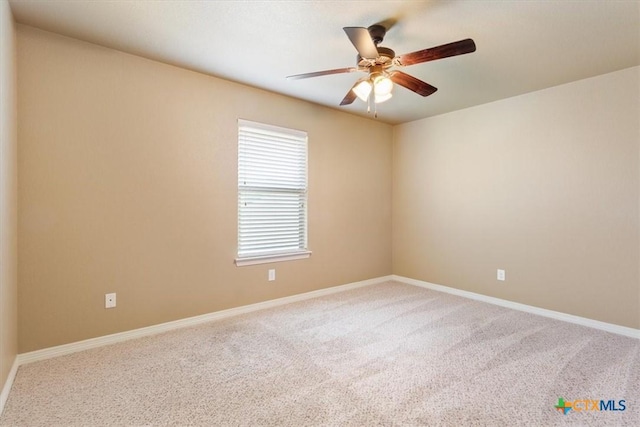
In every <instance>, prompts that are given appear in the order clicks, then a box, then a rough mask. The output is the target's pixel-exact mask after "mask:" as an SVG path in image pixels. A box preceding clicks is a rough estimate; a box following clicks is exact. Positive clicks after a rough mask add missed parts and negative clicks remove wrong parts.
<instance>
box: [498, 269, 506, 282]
mask: <svg viewBox="0 0 640 427" xmlns="http://www.w3.org/2000/svg"><path fill="white" fill-rule="evenodd" d="M498 280H500V281H502V282H504V281H505V280H506V273H505V271H504V270H500V269H498Z"/></svg>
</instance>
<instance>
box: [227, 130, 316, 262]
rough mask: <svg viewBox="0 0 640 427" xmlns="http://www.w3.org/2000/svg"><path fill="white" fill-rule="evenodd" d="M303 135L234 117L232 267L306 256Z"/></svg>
mask: <svg viewBox="0 0 640 427" xmlns="http://www.w3.org/2000/svg"><path fill="white" fill-rule="evenodd" d="M310 254H311V252H309V251H308V250H307V133H306V132H302V131H298V130H292V129H285V128H280V127H276V126H270V125H265V124H261V123H255V122H250V121H246V120H238V258H237V259H236V265H238V266H242V265H250V264H260V263H266V262H275V261H284V260H291V259H300V258H307V257H309V255H310Z"/></svg>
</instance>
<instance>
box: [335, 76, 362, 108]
mask: <svg viewBox="0 0 640 427" xmlns="http://www.w3.org/2000/svg"><path fill="white" fill-rule="evenodd" d="M358 83H360V81H357V82H356V84H354V85H353V86H352V87H351V89H349V92H347V94H346V95H345V96H344V98H343V99H342V101H341V102H340V105H349V104H351V103H352V102H353V101H355V100H356V98H357V95H356V93H355V92H354V91H353V88H354V87H356V86H357V85H358Z"/></svg>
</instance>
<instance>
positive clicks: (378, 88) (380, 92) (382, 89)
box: [373, 75, 393, 100]
mask: <svg viewBox="0 0 640 427" xmlns="http://www.w3.org/2000/svg"><path fill="white" fill-rule="evenodd" d="M373 90H374V92H375V94H376V97H386V96H387V95H389V94H390V93H391V91H392V90H393V82H392V81H391V79H390V78H389V77H387V76H382V75H381V76H377V77H374V79H373ZM387 99H389V98H385V100H387Z"/></svg>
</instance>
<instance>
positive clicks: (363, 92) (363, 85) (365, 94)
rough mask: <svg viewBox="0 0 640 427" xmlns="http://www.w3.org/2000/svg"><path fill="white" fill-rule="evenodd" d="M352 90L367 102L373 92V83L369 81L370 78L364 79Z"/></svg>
mask: <svg viewBox="0 0 640 427" xmlns="http://www.w3.org/2000/svg"><path fill="white" fill-rule="evenodd" d="M352 90H353V93H355V94H356V95H357V96H358V98H360V99H361V100H363V101H364V102H367V99H369V94H370V93H371V83H370V82H369V80H363V81H361V82H360V83H358V84H357V85H355V86H354V88H353V89H352Z"/></svg>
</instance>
